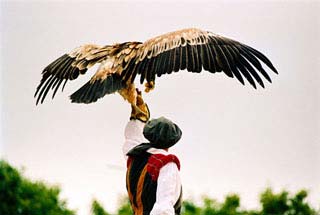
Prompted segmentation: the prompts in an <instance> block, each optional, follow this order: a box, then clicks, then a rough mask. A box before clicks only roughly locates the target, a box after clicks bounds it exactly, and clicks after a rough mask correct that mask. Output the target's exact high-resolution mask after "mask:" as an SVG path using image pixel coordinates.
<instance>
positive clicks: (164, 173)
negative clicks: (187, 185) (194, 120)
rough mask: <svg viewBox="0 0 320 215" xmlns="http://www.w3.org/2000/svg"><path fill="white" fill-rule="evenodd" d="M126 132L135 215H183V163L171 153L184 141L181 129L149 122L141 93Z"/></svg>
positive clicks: (160, 120) (129, 187) (128, 181)
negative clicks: (180, 174) (178, 143)
mask: <svg viewBox="0 0 320 215" xmlns="http://www.w3.org/2000/svg"><path fill="white" fill-rule="evenodd" d="M131 107H132V112H131V117H130V121H129V122H128V124H127V126H126V128H125V143H124V145H123V153H124V155H125V157H126V159H127V176H126V186H127V191H128V196H129V199H130V204H131V207H132V209H133V212H134V215H149V214H150V215H179V214H180V208H181V202H182V201H181V200H182V187H181V181H180V176H179V169H180V162H179V160H178V158H177V157H176V156H175V155H173V154H169V152H168V150H169V148H170V147H172V146H173V145H174V144H176V143H177V142H178V141H179V139H180V138H181V134H182V132H181V130H180V128H179V127H178V126H177V125H176V124H174V123H173V122H171V121H170V120H168V119H166V118H164V117H160V118H158V119H152V120H150V121H149V117H150V113H149V109H148V106H147V105H146V103H145V102H144V101H143V99H142V96H141V92H139V91H138V90H137V102H136V106H134V105H132V106H131Z"/></svg>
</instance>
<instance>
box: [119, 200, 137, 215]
mask: <svg viewBox="0 0 320 215" xmlns="http://www.w3.org/2000/svg"><path fill="white" fill-rule="evenodd" d="M132 214H133V212H132V209H131V205H130V201H129V198H127V197H126V196H123V197H121V199H120V206H119V208H118V211H117V215H132Z"/></svg>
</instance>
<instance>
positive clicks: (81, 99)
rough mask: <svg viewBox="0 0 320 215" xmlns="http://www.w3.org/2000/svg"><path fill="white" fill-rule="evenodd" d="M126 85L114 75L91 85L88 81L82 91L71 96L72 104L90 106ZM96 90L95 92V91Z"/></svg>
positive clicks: (79, 90)
mask: <svg viewBox="0 0 320 215" xmlns="http://www.w3.org/2000/svg"><path fill="white" fill-rule="evenodd" d="M125 86H126V85H125V84H124V83H123V81H122V79H121V78H120V77H119V76H118V75H112V76H109V77H107V78H106V79H105V80H103V81H101V80H96V81H95V82H93V83H91V82H90V81H88V82H87V83H86V84H85V85H83V86H82V87H81V88H80V89H78V90H77V91H76V92H74V93H73V94H72V95H71V96H70V99H71V102H72V103H85V104H89V103H92V102H96V101H97V100H98V99H99V98H102V97H103V96H105V95H106V94H112V93H114V92H116V91H118V90H120V89H122V88H124V87H125ZM93 89H94V90H93Z"/></svg>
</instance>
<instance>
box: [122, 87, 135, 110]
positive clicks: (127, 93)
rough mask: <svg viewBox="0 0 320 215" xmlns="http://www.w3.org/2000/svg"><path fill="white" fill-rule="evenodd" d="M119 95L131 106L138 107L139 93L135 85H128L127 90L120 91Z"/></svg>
mask: <svg viewBox="0 0 320 215" xmlns="http://www.w3.org/2000/svg"><path fill="white" fill-rule="evenodd" d="M119 93H120V95H121V96H122V97H123V98H124V100H126V101H128V102H129V103H130V104H131V105H134V106H135V105H136V103H137V92H136V87H135V85H134V84H133V83H131V84H128V85H127V87H126V88H123V89H121V90H119Z"/></svg>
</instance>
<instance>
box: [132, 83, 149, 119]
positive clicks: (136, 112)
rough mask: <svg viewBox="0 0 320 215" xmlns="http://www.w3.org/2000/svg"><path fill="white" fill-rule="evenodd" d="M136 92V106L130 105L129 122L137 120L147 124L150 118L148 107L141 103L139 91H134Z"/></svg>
mask: <svg viewBox="0 0 320 215" xmlns="http://www.w3.org/2000/svg"><path fill="white" fill-rule="evenodd" d="M136 91H137V100H136V105H132V104H131V116H130V120H132V119H137V120H140V121H141V122H147V121H148V120H149V118H150V112H149V108H148V105H147V104H146V103H145V102H144V101H143V98H142V95H141V91H139V90H138V89H136Z"/></svg>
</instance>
